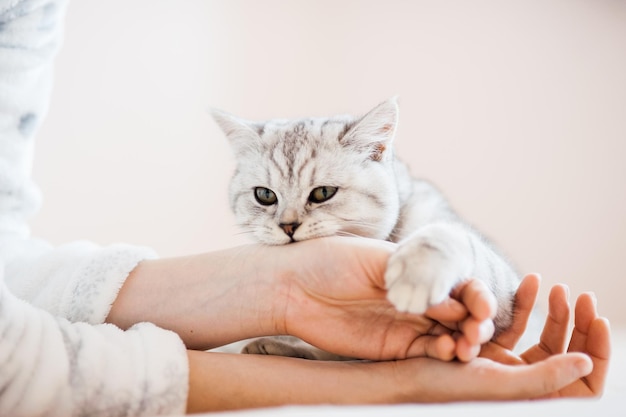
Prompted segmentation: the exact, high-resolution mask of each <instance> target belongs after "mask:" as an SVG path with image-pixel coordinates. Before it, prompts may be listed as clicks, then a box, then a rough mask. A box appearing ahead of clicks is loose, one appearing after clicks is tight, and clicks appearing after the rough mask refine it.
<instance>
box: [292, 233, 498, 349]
mask: <svg viewBox="0 0 626 417" xmlns="http://www.w3.org/2000/svg"><path fill="white" fill-rule="evenodd" d="M394 249H395V245H393V244H391V243H388V242H382V241H377V240H369V239H352V238H345V237H342V238H337V237H334V238H324V239H313V240H310V241H305V242H299V243H296V244H292V245H288V246H283V247H281V263H282V264H281V267H282V268H283V270H284V268H285V264H290V263H291V266H290V267H289V268H287V269H289V270H290V272H289V273H287V274H286V275H285V276H284V279H283V280H282V282H283V285H284V287H285V290H284V291H283V293H284V296H285V297H284V299H285V301H284V305H285V308H284V311H285V313H284V320H285V321H284V323H283V325H282V326H281V327H282V328H283V329H284V332H285V333H286V334H290V335H294V336H298V337H300V338H301V339H303V340H305V341H307V342H308V343H311V344H313V345H315V346H317V347H319V348H321V349H323V350H327V351H330V352H333V353H336V354H340V355H343V356H349V357H357V358H363V359H372V360H387V359H402V358H409V357H417V356H428V357H432V358H437V359H441V360H451V359H453V358H454V357H457V358H459V359H461V360H463V361H467V360H470V359H472V358H474V357H476V356H477V355H478V352H479V351H480V345H481V344H482V343H485V342H486V341H488V340H489V339H490V338H491V337H492V335H493V331H494V329H493V323H492V318H493V317H494V315H495V312H496V301H495V298H494V296H493V294H492V293H491V292H490V291H489V290H488V289H487V288H486V286H485V285H484V284H483V283H482V282H481V281H479V280H469V281H466V282H464V283H462V284H460V285H459V286H458V287H457V288H455V290H454V291H453V293H452V294H451V297H450V298H448V299H447V300H445V301H444V302H443V303H441V304H438V305H436V306H432V307H430V308H429V309H428V310H427V311H426V313H425V314H424V315H413V314H408V313H400V312H398V311H397V310H396V309H395V308H394V307H393V306H392V305H391V304H390V303H389V301H388V300H387V298H386V291H385V283H384V272H385V268H386V265H387V259H388V258H389V255H390V254H391V253H392V252H393V250H394ZM303 252H306V253H307V255H306V256H303ZM451 329H452V330H451ZM452 333H456V334H455V335H454V336H455V337H453V336H452Z"/></svg>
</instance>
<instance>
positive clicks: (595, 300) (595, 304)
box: [589, 292, 598, 309]
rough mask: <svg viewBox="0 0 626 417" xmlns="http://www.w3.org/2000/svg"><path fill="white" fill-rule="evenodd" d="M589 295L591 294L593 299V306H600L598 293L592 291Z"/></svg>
mask: <svg viewBox="0 0 626 417" xmlns="http://www.w3.org/2000/svg"><path fill="white" fill-rule="evenodd" d="M589 295H591V300H592V301H593V306H594V307H596V309H597V308H598V297H596V293H595V292H590V293H589Z"/></svg>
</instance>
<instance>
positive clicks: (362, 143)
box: [340, 97, 399, 161]
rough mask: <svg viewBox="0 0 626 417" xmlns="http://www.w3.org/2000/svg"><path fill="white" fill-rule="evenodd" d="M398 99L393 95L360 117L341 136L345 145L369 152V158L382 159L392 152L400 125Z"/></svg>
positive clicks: (341, 140)
mask: <svg viewBox="0 0 626 417" xmlns="http://www.w3.org/2000/svg"><path fill="white" fill-rule="evenodd" d="M398 112H399V110H398V101H397V98H396V97H393V98H391V99H389V100H387V101H385V102H383V103H380V104H379V105H378V106H376V107H374V109H372V110H371V111H370V112H369V113H367V114H366V115H365V116H363V117H361V118H360V119H358V120H357V121H356V122H355V123H354V124H353V125H352V127H350V129H349V130H348V131H347V132H346V134H345V135H344V136H343V137H342V138H340V142H341V143H342V144H343V145H344V146H350V147H354V148H356V149H358V150H359V151H364V152H367V153H368V155H369V158H370V159H372V160H374V161H381V160H383V158H384V157H385V155H387V154H390V152H389V151H387V150H388V149H389V150H390V149H391V142H392V141H393V137H394V136H395V134H396V127H397V126H398Z"/></svg>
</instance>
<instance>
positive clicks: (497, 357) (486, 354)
mask: <svg viewBox="0 0 626 417" xmlns="http://www.w3.org/2000/svg"><path fill="white" fill-rule="evenodd" d="M479 356H480V357H481V358H487V359H491V360H492V361H495V362H498V363H502V364H505V365H525V364H526V362H524V361H523V360H522V358H520V357H519V356H517V355H516V354H515V353H513V351H511V350H509V349H505V348H503V347H502V346H500V345H499V344H497V343H495V342H489V343H485V344H484V345H482V346H481V348H480V354H479Z"/></svg>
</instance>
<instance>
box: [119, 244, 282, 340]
mask: <svg viewBox="0 0 626 417" xmlns="http://www.w3.org/2000/svg"><path fill="white" fill-rule="evenodd" d="M268 249H272V248H270V247H263V246H258V245H248V246H241V247H236V248H230V249H226V250H222V251H217V252H210V253H205V254H199V255H192V256H187V257H180V258H169V259H157V260H149V261H144V262H141V263H140V264H139V265H138V266H137V267H136V268H135V269H134V270H133V271H132V272H131V274H130V275H129V277H128V279H127V280H126V282H125V284H124V286H123V287H122V288H121V290H120V292H119V294H118V297H117V299H116V300H115V302H114V304H113V306H112V308H111V312H110V314H109V316H108V318H107V321H108V322H110V323H113V324H116V325H118V326H120V327H122V328H128V327H130V326H132V325H133V324H135V323H138V322H142V321H148V322H152V323H154V324H156V325H158V326H160V327H163V328H166V329H169V330H173V331H175V332H176V333H178V334H179V336H180V337H181V338H182V339H183V341H184V342H185V344H186V345H187V347H188V348H193V349H209V348H213V347H217V346H221V345H224V344H227V343H231V342H234V341H237V340H242V339H246V338H250V337H256V336H263V335H268V336H269V335H274V334H279V333H281V332H283V329H284V325H283V323H284V320H283V319H282V316H283V315H282V312H281V310H283V308H281V302H280V300H281V299H283V298H284V297H282V296H281V295H280V293H281V292H282V291H283V288H284V286H283V285H281V284H280V283H279V281H281V276H282V274H281V273H280V270H279V268H274V267H273V266H272V264H273V263H274V259H277V258H273V257H272V256H271V255H272V254H269V253H266V252H267V250H268Z"/></svg>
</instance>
